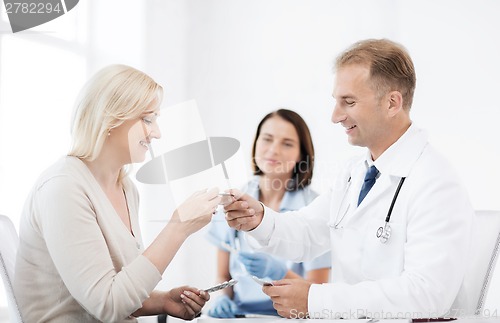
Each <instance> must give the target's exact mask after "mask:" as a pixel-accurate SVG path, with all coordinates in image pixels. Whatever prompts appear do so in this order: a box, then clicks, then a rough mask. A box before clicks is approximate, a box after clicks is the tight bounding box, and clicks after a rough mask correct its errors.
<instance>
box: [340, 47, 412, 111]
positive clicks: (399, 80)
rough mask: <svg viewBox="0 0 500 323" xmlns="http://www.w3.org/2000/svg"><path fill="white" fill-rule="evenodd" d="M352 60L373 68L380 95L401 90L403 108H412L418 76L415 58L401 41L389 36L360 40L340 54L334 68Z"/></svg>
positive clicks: (374, 85) (375, 87)
mask: <svg viewBox="0 0 500 323" xmlns="http://www.w3.org/2000/svg"><path fill="white" fill-rule="evenodd" d="M351 64H356V65H365V64H366V65H367V66H368V67H369V68H370V80H371V82H372V85H373V87H374V90H375V91H376V92H377V93H378V95H379V97H380V98H381V97H382V96H383V95H385V94H386V93H387V92H390V91H399V92H400V93H401V95H402V96H403V108H404V109H406V110H409V109H410V108H411V105H412V102H413V94H414V92H415V87H416V83H417V77H416V74H415V67H414V66H413V61H412V59H411V57H410V55H409V54H408V51H407V50H406V49H405V48H404V47H403V46H402V45H400V44H398V43H396V42H393V41H391V40H388V39H367V40H362V41H359V42H357V43H355V44H353V45H352V46H351V47H349V48H348V49H346V50H345V51H344V52H343V53H341V54H340V55H339V56H338V57H337V59H336V61H335V68H334V70H335V71H336V70H339V69H340V68H342V67H345V66H347V65H351Z"/></svg>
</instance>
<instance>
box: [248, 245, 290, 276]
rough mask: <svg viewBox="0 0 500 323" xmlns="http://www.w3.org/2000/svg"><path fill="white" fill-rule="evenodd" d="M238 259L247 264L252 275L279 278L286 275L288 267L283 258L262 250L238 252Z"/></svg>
mask: <svg viewBox="0 0 500 323" xmlns="http://www.w3.org/2000/svg"><path fill="white" fill-rule="evenodd" d="M238 260H239V261H240V262H241V263H242V264H243V265H245V268H246V270H247V272H248V273H249V274H250V275H253V276H257V277H259V278H264V277H269V278H271V279H272V280H279V279H282V278H283V277H285V275H286V273H287V271H288V268H287V266H286V263H285V262H284V261H282V260H279V259H276V258H274V257H272V256H270V255H268V254H265V253H260V252H245V251H240V252H238Z"/></svg>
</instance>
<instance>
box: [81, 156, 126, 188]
mask: <svg viewBox="0 0 500 323" xmlns="http://www.w3.org/2000/svg"><path fill="white" fill-rule="evenodd" d="M82 161H83V163H84V164H85V165H87V167H88V169H89V170H90V172H91V173H92V175H94V178H95V179H96V181H97V182H98V183H99V185H100V186H101V187H102V188H103V190H104V191H109V190H113V189H117V188H120V189H121V186H122V185H121V183H120V181H119V176H120V170H121V167H119V166H117V165H113V164H112V163H110V162H109V161H108V162H106V160H103V159H102V158H100V157H98V158H96V159H95V160H93V161H88V160H83V159H82Z"/></svg>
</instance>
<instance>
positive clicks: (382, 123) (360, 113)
mask: <svg viewBox="0 0 500 323" xmlns="http://www.w3.org/2000/svg"><path fill="white" fill-rule="evenodd" d="M369 77H370V70H369V68H368V67H367V66H365V65H356V64H351V65H347V66H344V67H342V68H340V69H339V70H338V71H337V74H336V82H335V87H334V90H333V98H334V99H335V101H336V102H335V108H334V110H333V115H332V121H333V123H340V124H342V126H343V127H344V128H345V132H346V134H347V137H348V141H349V143H350V144H351V145H355V146H362V147H367V148H368V149H369V150H370V151H371V152H372V155H380V153H381V152H383V151H384V150H385V149H386V148H387V147H388V145H387V141H388V136H389V132H390V124H389V121H390V120H389V116H388V113H387V107H388V105H389V101H387V100H386V96H385V95H383V96H379V95H378V94H377V93H376V91H375V90H374V88H373V86H371V84H370V78H369ZM386 105H387V107H386Z"/></svg>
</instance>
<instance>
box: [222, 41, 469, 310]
mask: <svg viewBox="0 0 500 323" xmlns="http://www.w3.org/2000/svg"><path fill="white" fill-rule="evenodd" d="M335 72H336V75H335V78H336V79H335V81H336V82H335V86H334V90H333V98H334V99H335V108H334V111H333V115H332V121H333V122H334V123H336V124H341V125H342V126H343V127H344V128H345V132H346V134H347V138H348V141H349V143H350V144H352V145H356V146H362V147H366V148H367V152H366V154H365V155H364V156H362V157H361V158H358V159H355V160H353V161H351V162H350V163H349V164H348V165H347V166H346V170H345V173H344V175H343V176H340V178H338V179H337V184H335V185H334V186H333V187H332V189H331V190H330V191H328V192H327V193H325V194H323V195H321V196H319V197H318V198H317V199H316V200H315V201H314V202H312V203H311V204H310V205H309V206H306V207H305V208H303V209H301V210H299V211H295V212H293V213H294V214H293V215H294V216H290V215H284V214H280V213H277V212H274V211H273V210H271V209H270V208H268V207H266V206H264V205H263V204H261V203H259V202H258V201H257V200H255V199H253V198H251V197H250V196H248V195H244V194H242V193H240V192H238V191H236V190H234V191H233V193H235V194H236V197H237V198H238V201H236V202H234V203H233V204H231V205H229V206H227V207H226V208H225V210H226V212H227V214H226V220H227V221H228V224H229V225H230V226H231V227H233V228H236V229H237V230H242V231H248V235H249V236H251V237H253V238H254V239H255V241H254V242H255V244H256V245H257V246H258V247H260V248H262V250H264V251H267V252H270V253H273V254H279V255H281V256H282V257H286V258H288V259H290V260H294V261H305V260H310V259H313V258H314V257H315V256H317V255H320V254H322V253H323V252H325V251H327V250H330V251H331V256H332V276H331V282H330V283H328V284H312V283H310V282H307V281H304V280H293V279H283V280H279V281H276V282H275V286H270V287H264V288H263V291H264V292H265V293H266V294H268V295H269V296H270V297H271V299H272V300H273V303H274V307H275V308H276V309H277V311H278V313H279V314H280V315H281V316H284V317H289V318H303V317H306V316H308V317H311V318H339V317H343V318H361V317H376V318H378V317H384V318H394V317H411V318H433V317H439V316H456V315H459V314H460V309H452V308H451V307H452V303H453V301H454V299H455V298H456V297H457V294H458V292H459V289H460V285H461V283H462V280H463V277H464V271H465V269H464V268H465V262H466V259H465V254H466V250H467V248H468V246H469V242H470V238H471V229H472V222H473V216H474V213H473V209H472V206H471V204H470V202H469V199H468V196H467V193H466V191H465V190H464V188H463V187H462V185H461V184H460V181H459V177H458V176H457V174H456V173H455V172H454V171H453V169H452V167H451V166H450V164H449V163H448V162H447V161H446V160H445V159H444V158H443V157H442V156H441V155H440V154H439V153H438V152H437V151H436V150H435V149H434V148H433V147H432V146H431V145H430V144H429V142H428V141H427V136H426V134H425V133H424V131H422V130H421V129H419V128H418V127H417V126H416V125H415V124H413V123H412V121H411V119H410V108H411V105H412V100H413V93H414V90H415V85H416V76H415V71H414V66H413V62H412V60H411V58H410V56H409V55H408V53H407V51H406V50H405V49H404V48H403V47H402V46H401V45H399V44H397V43H394V42H392V41H389V40H386V39H381V40H373V39H371V40H365V41H361V42H358V43H356V44H354V45H353V46H352V47H350V48H349V49H347V50H346V51H345V52H344V53H342V54H340V56H338V58H337V60H336V64H335Z"/></svg>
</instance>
